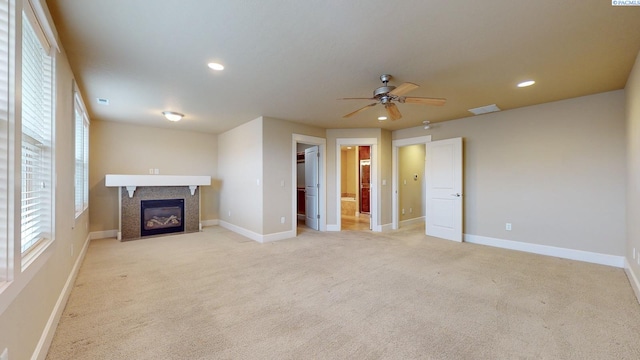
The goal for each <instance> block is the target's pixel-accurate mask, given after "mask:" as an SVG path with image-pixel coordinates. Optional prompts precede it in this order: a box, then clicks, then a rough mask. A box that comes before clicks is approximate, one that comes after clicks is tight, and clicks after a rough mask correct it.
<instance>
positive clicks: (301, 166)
mask: <svg viewBox="0 0 640 360" xmlns="http://www.w3.org/2000/svg"><path fill="white" fill-rule="evenodd" d="M325 154H326V139H323V138H318V137H314V136H307V135H299V134H293V141H292V158H293V160H292V171H291V173H292V177H291V184H292V186H291V198H292V201H291V214H292V215H291V219H292V222H291V226H292V230H294V231H296V234H298V233H299V232H300V231H303V229H309V230H311V229H313V230H319V231H326V230H327V221H326V216H325V214H326V202H325V199H326V186H325V185H324V184H326V175H325V174H326V162H325V157H326V155H325ZM310 157H312V158H310ZM310 160H313V161H310ZM309 216H311V217H312V218H309Z"/></svg>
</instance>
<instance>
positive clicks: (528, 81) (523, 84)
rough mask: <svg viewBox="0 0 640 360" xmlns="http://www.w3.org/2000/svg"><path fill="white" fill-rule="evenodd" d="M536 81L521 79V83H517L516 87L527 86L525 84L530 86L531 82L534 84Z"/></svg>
mask: <svg viewBox="0 0 640 360" xmlns="http://www.w3.org/2000/svg"><path fill="white" fill-rule="evenodd" d="M535 83H536V82H535V81H533V80H527V81H523V82H521V83H519V84H518V87H520V88H523V87H527V86H531V85H533V84H535Z"/></svg>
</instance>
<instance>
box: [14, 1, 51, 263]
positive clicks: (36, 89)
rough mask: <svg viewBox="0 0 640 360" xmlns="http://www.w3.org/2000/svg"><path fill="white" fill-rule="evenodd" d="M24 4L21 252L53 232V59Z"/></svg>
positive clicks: (28, 7)
mask: <svg viewBox="0 0 640 360" xmlns="http://www.w3.org/2000/svg"><path fill="white" fill-rule="evenodd" d="M29 5H30V4H27V3H26V2H25V9H24V12H23V16H22V160H21V165H22V166H21V179H22V180H21V212H20V215H21V216H20V217H21V224H20V225H21V228H20V229H21V253H22V255H23V258H24V256H25V255H27V254H28V253H29V252H30V251H31V250H33V249H35V248H36V245H38V244H39V243H41V242H43V241H45V240H47V239H51V238H52V232H53V181H52V179H53V171H52V170H53V166H52V165H53V148H52V145H53V144H52V141H51V139H52V133H53V126H52V123H53V121H52V112H53V111H52V110H53V98H52V90H53V86H52V85H53V71H52V70H53V58H52V57H51V56H50V55H49V51H50V46H49V44H48V43H47V41H46V36H45V35H44V33H43V32H42V29H41V28H40V27H39V25H38V22H37V21H36V20H35V15H34V14H33V11H32V9H31V8H30V6H29Z"/></svg>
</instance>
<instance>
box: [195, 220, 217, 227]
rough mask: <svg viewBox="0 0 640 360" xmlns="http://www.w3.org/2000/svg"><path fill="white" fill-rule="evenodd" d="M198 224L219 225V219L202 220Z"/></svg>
mask: <svg viewBox="0 0 640 360" xmlns="http://www.w3.org/2000/svg"><path fill="white" fill-rule="evenodd" d="M200 224H201V225H202V226H217V225H220V220H218V219H211V220H202V221H201V222H200Z"/></svg>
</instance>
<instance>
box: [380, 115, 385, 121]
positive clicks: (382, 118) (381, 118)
mask: <svg viewBox="0 0 640 360" xmlns="http://www.w3.org/2000/svg"><path fill="white" fill-rule="evenodd" d="M378 120H380V121H384V120H387V117H386V116H378Z"/></svg>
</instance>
